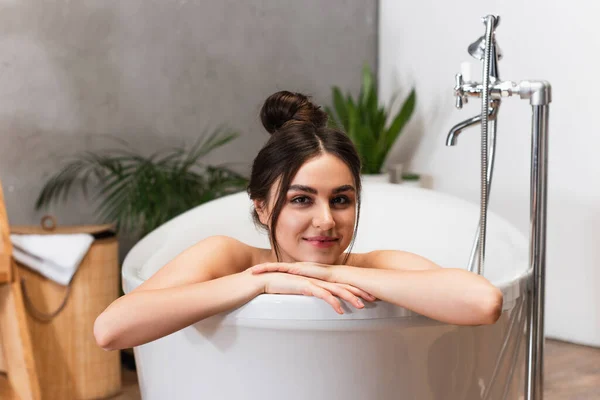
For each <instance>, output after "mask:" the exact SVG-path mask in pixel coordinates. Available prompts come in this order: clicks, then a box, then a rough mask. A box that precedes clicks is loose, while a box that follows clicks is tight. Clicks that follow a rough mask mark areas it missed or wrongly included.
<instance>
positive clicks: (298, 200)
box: [292, 196, 310, 204]
mask: <svg viewBox="0 0 600 400" xmlns="http://www.w3.org/2000/svg"><path fill="white" fill-rule="evenodd" d="M292 203H295V204H308V203H310V199H309V198H308V197H306V196H300V197H294V198H293V199H292Z"/></svg>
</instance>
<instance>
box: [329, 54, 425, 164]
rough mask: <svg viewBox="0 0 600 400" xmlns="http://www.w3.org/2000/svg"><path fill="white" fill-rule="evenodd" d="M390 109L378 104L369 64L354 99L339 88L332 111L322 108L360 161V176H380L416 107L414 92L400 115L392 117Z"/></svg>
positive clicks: (334, 96) (335, 93)
mask: <svg viewBox="0 0 600 400" xmlns="http://www.w3.org/2000/svg"><path fill="white" fill-rule="evenodd" d="M395 97H396V95H394V97H393V99H392V101H391V103H390V106H389V107H387V108H386V107H385V106H382V105H380V104H379V97H378V90H377V85H376V83H375V77H374V74H373V72H372V71H371V68H370V67H369V65H368V64H365V66H364V67H363V70H362V83H361V88H360V93H359V95H358V97H357V98H353V97H352V96H351V95H350V94H346V95H345V96H344V95H343V94H342V91H341V90H340V88H339V87H337V86H334V87H333V88H332V98H333V107H325V111H326V112H327V113H328V114H329V116H330V121H331V124H332V125H333V126H338V127H341V128H343V129H344V131H345V132H346V133H347V134H348V136H349V137H350V139H351V140H352V142H353V143H354V145H355V146H356V149H357V150H358V153H359V155H360V157H361V160H362V163H363V165H362V171H361V172H362V174H363V175H380V174H382V173H383V166H384V163H385V161H386V157H387V156H388V153H389V151H390V149H391V148H392V146H393V145H394V143H395V142H396V140H397V139H398V137H399V136H400V134H401V133H402V130H403V129H404V127H405V126H406V124H407V122H408V121H409V120H410V118H411V116H412V114H413V111H414V109H415V103H416V93H415V89H414V88H413V89H412V90H411V91H410V93H409V95H408V96H407V98H406V99H405V100H404V102H403V104H402V106H401V107H400V109H399V111H398V112H397V113H396V114H395V115H391V114H392V112H391V109H392V107H393V103H394V100H395Z"/></svg>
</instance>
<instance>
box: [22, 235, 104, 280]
mask: <svg viewBox="0 0 600 400" xmlns="http://www.w3.org/2000/svg"><path fill="white" fill-rule="evenodd" d="M10 240H11V242H12V243H13V247H14V250H13V256H14V257H15V259H16V260H17V261H19V262H20V263H22V264H24V265H26V266H28V267H29V268H31V269H33V270H35V271H37V272H39V273H40V274H42V275H43V276H45V277H46V278H48V279H52V280H53V281H55V282H57V283H59V284H61V285H68V284H69V283H70V282H71V279H72V278H73V275H75V272H76V271H77V268H79V265H80V264H81V261H82V260H83V257H85V255H86V254H87V252H88V250H89V249H90V246H91V245H92V243H93V241H94V237H93V236H92V235H90V234H87V233H74V234H55V235H51V234H50V235H17V234H11V235H10Z"/></svg>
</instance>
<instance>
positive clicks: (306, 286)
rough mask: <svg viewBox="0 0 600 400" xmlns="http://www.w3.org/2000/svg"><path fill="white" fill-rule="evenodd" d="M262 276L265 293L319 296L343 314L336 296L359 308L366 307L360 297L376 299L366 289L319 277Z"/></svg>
mask: <svg viewBox="0 0 600 400" xmlns="http://www.w3.org/2000/svg"><path fill="white" fill-rule="evenodd" d="M250 272H251V271H250ZM261 278H262V280H263V283H264V292H265V293H270V294H301V295H304V296H313V297H317V298H320V299H322V300H324V301H326V302H327V303H329V304H330V305H331V306H332V307H333V309H334V310H335V311H336V312H337V313H338V314H343V313H344V311H343V309H342V305H341V303H340V301H339V300H338V299H337V298H336V296H337V297H339V298H342V299H344V300H346V301H347V302H349V303H351V304H352V305H354V307H356V308H358V309H360V308H363V307H364V304H363V302H362V301H361V300H360V299H359V297H362V298H363V299H364V300H366V301H369V302H370V301H374V300H375V298H374V297H373V296H371V295H370V294H368V293H366V292H365V291H363V290H361V289H358V288H356V287H354V286H351V285H346V284H339V283H331V282H325V281H322V280H319V279H314V278H307V277H303V276H294V275H291V274H286V273H278V272H270V273H265V274H262V276H261Z"/></svg>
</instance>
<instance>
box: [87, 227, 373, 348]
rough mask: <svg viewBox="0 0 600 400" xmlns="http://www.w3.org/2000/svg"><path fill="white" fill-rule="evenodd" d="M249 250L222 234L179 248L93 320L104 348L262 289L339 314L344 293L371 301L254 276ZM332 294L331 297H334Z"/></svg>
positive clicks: (234, 303) (341, 288) (336, 287)
mask: <svg viewBox="0 0 600 400" xmlns="http://www.w3.org/2000/svg"><path fill="white" fill-rule="evenodd" d="M252 262H253V259H252V253H251V252H250V251H249V247H248V246H246V245H245V244H243V243H241V242H239V241H237V240H235V239H232V238H228V237H224V236H214V237H210V238H207V239H205V240H203V241H201V242H199V243H198V244H196V245H194V246H192V247H191V248H189V249H188V250H186V251H184V252H183V253H181V254H180V255H179V256H177V257H176V258H175V259H173V260H172V261H171V262H169V263H168V264H166V265H165V266H164V267H162V268H161V269H160V270H159V271H157V272H156V273H155V274H154V275H153V276H152V277H150V278H149V279H148V280H146V281H145V282H144V283H143V284H141V285H140V286H138V287H137V288H136V289H135V290H133V291H132V292H130V293H128V294H126V295H125V296H122V297H120V298H118V299H117V300H115V301H114V302H113V303H112V304H111V305H109V306H108V308H107V309H106V310H104V312H103V313H102V314H100V316H98V318H97V319H96V322H95V323H94V336H95V338H96V342H97V343H98V345H99V346H100V347H102V348H104V349H106V350H115V349H122V348H128V347H134V346H139V345H142V344H144V343H148V342H150V341H153V340H156V339H159V338H161V337H163V336H166V335H168V334H171V333H173V332H176V331H178V330H180V329H182V328H185V327H187V326H189V325H191V324H193V323H196V322H198V321H200V320H203V319H205V318H208V317H210V316H213V315H215V314H219V313H221V312H225V311H228V310H231V309H235V308H237V307H240V306H242V305H243V304H245V303H247V302H248V301H250V300H252V299H253V298H254V297H256V296H257V295H259V294H261V293H284V294H302V295H306V296H314V297H318V298H321V299H323V300H324V301H326V302H327V303H329V304H330V305H331V306H332V307H333V308H334V309H335V310H336V311H337V312H340V313H342V312H343V311H342V308H341V304H340V302H339V300H338V299H337V298H336V297H335V296H338V297H340V298H343V299H345V300H347V301H349V302H350V303H352V304H354V305H355V306H356V307H357V308H362V307H363V304H362V303H361V302H360V301H359V300H358V297H362V298H363V299H365V300H366V301H373V300H374V298H372V297H370V296H369V295H368V294H367V293H365V292H364V291H362V290H360V289H357V288H354V287H351V286H350V285H341V284H335V283H330V282H321V281H319V280H316V279H310V278H306V277H300V276H293V275H289V274H269V275H268V276H267V275H262V276H255V275H253V274H252V273H250V271H249V270H247V268H248V266H249V265H252ZM334 295H335V296H334Z"/></svg>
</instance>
